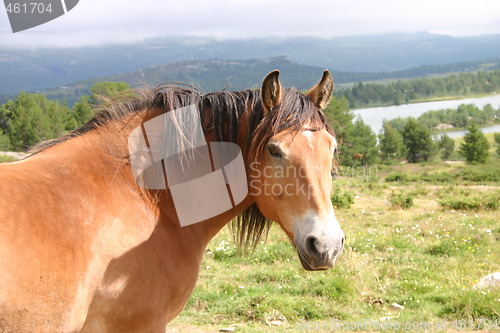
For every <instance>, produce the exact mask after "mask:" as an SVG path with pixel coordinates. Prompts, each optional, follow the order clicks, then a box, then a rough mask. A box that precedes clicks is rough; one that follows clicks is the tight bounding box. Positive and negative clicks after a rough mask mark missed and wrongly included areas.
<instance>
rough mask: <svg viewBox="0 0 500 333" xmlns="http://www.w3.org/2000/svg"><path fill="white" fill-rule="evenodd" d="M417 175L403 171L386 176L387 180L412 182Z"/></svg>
mask: <svg viewBox="0 0 500 333" xmlns="http://www.w3.org/2000/svg"><path fill="white" fill-rule="evenodd" d="M415 180H416V179H415V177H413V176H411V175H408V174H406V173H402V172H396V173H391V174H389V175H387V176H386V177H385V181H386V182H412V181H415Z"/></svg>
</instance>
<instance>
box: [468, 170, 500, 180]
mask: <svg viewBox="0 0 500 333" xmlns="http://www.w3.org/2000/svg"><path fill="white" fill-rule="evenodd" d="M459 176H460V177H461V178H462V179H463V180H470V181H473V182H484V181H488V182H499V181H500V169H479V170H477V169H469V168H468V169H464V170H462V171H461V172H460V174H459Z"/></svg>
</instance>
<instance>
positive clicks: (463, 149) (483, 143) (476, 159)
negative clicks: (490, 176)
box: [459, 122, 490, 163]
mask: <svg viewBox="0 0 500 333" xmlns="http://www.w3.org/2000/svg"><path fill="white" fill-rule="evenodd" d="M467 131H468V132H467V134H466V135H465V137H464V142H463V143H462V144H461V145H460V150H459V153H460V155H462V156H463V157H465V160H466V161H467V162H468V163H486V160H487V159H488V150H489V149H490V144H489V142H488V140H487V139H486V137H485V136H484V134H483V133H482V132H481V130H480V129H479V127H478V126H477V125H476V123H475V122H473V123H472V124H471V125H470V126H469V127H468V128H467Z"/></svg>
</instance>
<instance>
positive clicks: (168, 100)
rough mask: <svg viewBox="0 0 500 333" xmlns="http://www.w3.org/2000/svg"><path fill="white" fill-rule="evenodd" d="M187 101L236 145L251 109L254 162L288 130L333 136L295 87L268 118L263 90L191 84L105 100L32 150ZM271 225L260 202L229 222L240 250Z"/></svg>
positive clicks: (250, 146) (250, 149)
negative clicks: (203, 89) (211, 89)
mask: <svg viewBox="0 0 500 333" xmlns="http://www.w3.org/2000/svg"><path fill="white" fill-rule="evenodd" d="M129 96H130V95H129ZM122 98H123V97H122ZM188 105H196V106H197V108H198V110H199V112H200V118H201V119H202V121H203V130H204V131H205V132H208V131H213V133H214V135H215V140H216V141H226V142H233V143H236V140H237V138H238V132H239V128H240V119H241V116H242V114H243V112H246V111H247V110H248V112H249V114H250V116H249V117H248V135H247V142H246V145H247V147H245V148H246V151H248V153H249V156H248V160H249V161H253V160H255V159H256V158H258V157H259V156H260V154H262V152H263V151H264V148H265V147H266V145H267V143H268V141H269V139H270V138H271V137H273V136H275V135H276V134H278V133H280V132H283V131H285V130H287V131H292V132H297V133H298V132H299V131H300V130H302V129H303V128H304V127H305V126H307V127H308V128H309V129H313V130H314V129H323V128H326V129H327V130H328V132H329V133H331V134H332V135H334V134H333V130H332V129H331V127H330V126H329V125H328V122H327V121H326V117H325V116H324V114H323V113H322V112H321V111H320V110H318V108H317V107H316V106H314V105H313V103H312V102H311V101H310V100H309V98H308V97H306V96H305V95H303V94H301V93H300V92H299V91H297V90H296V89H295V88H286V89H284V91H283V99H282V102H281V104H280V105H278V106H277V107H276V108H274V109H273V110H271V112H269V115H268V116H266V117H264V116H263V115H264V108H263V105H262V103H261V98H260V91H259V90H244V91H237V92H230V91H222V92H215V93H208V94H200V93H199V91H198V90H196V89H195V88H193V87H190V86H184V85H172V84H162V85H159V86H157V87H156V88H154V89H140V90H137V91H136V92H135V94H134V95H133V97H128V98H126V100H125V101H123V100H121V101H116V100H106V101H105V104H104V106H101V107H100V108H99V109H98V112H97V114H96V115H95V116H94V117H93V118H92V119H91V120H89V121H88V122H87V123H86V124H84V125H83V126H81V127H80V128H78V129H75V130H73V131H70V132H68V133H66V134H64V135H62V136H61V137H58V138H56V139H52V140H48V141H44V142H41V143H39V144H38V145H36V146H35V147H33V148H32V149H31V150H30V153H31V154H37V153H40V152H42V151H44V150H46V149H48V148H50V147H52V146H55V145H57V144H60V143H62V142H65V141H67V140H70V139H72V138H75V137H79V136H81V135H84V134H86V133H88V132H91V131H94V130H98V129H99V128H101V127H102V126H103V125H105V124H108V123H110V122H113V121H117V120H119V119H121V118H123V117H125V116H127V115H130V114H135V113H138V112H140V111H143V110H154V109H158V108H160V109H162V110H164V111H165V112H169V111H172V110H175V109H178V108H182V107H185V106H188ZM206 110H211V111H212V112H211V114H209V115H207V114H205V113H206ZM270 223H271V221H269V220H268V219H267V218H266V217H264V215H263V214H262V213H261V212H260V210H259V208H258V207H257V205H256V204H253V205H252V206H250V207H249V208H247V209H246V210H245V211H243V212H242V213H241V214H240V215H239V216H237V217H236V219H234V220H233V222H232V223H231V227H232V232H233V237H234V239H235V242H236V243H237V244H238V247H239V248H240V249H246V248H248V247H255V246H256V245H257V243H258V242H259V241H260V239H261V238H265V237H266V236H267V233H268V231H269V228H270V225H271V224H270Z"/></svg>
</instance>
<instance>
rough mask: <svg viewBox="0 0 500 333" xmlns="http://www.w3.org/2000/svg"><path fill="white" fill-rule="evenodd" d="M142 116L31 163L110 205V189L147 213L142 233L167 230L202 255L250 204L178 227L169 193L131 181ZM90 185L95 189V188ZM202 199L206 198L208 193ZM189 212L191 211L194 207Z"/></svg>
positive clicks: (88, 135)
mask: <svg viewBox="0 0 500 333" xmlns="http://www.w3.org/2000/svg"><path fill="white" fill-rule="evenodd" d="M144 115H147V116H144V117H143V116H142V115H140V114H139V115H135V116H131V117H130V118H128V119H123V121H120V120H117V121H111V122H110V123H109V124H106V125H103V126H102V127H100V128H98V129H96V130H93V131H90V132H88V133H86V134H84V135H81V136H79V137H75V138H72V139H70V140H68V141H65V142H63V143H60V144H57V145H55V146H53V147H51V148H49V149H47V150H46V151H43V152H41V153H39V154H37V155H39V156H37V155H35V156H34V158H35V159H40V160H45V164H46V165H52V169H57V168H61V167H63V166H64V167H65V168H70V169H74V170H75V171H74V175H73V177H75V178H79V180H81V183H82V184H85V183H89V186H93V187H94V189H97V191H99V190H101V191H102V192H103V195H104V196H108V198H105V199H104V200H109V201H113V198H109V193H110V192H109V191H110V189H111V188H112V189H113V193H114V195H119V200H127V202H128V205H131V202H134V203H133V205H139V206H143V208H144V209H145V210H147V211H148V212H149V213H148V216H149V217H153V218H146V219H145V220H143V221H141V222H140V223H143V224H144V226H145V227H146V228H147V229H149V230H154V229H157V228H160V229H168V231H169V232H170V233H174V234H176V235H178V237H179V238H180V239H182V240H184V241H185V242H186V243H187V244H189V245H191V246H194V245H199V246H198V247H199V249H200V250H204V248H205V247H206V245H207V244H208V242H209V241H210V240H211V239H212V238H213V237H214V236H215V235H216V234H217V233H218V232H219V231H220V230H221V229H222V228H223V227H224V226H225V225H226V224H227V223H228V222H229V221H230V220H231V219H233V218H234V217H235V216H237V215H238V214H240V213H241V212H242V211H243V210H244V209H245V208H247V207H248V206H250V205H251V204H252V202H253V201H252V199H251V198H250V196H249V197H247V198H246V199H245V200H243V201H242V202H241V203H240V204H238V205H237V206H236V207H234V208H233V209H231V210H230V211H227V212H225V213H223V214H221V215H218V216H216V217H214V218H211V219H208V220H205V221H203V222H199V223H196V224H193V225H191V226H186V227H181V225H180V223H179V220H178V218H177V215H176V214H175V206H174V203H173V200H172V196H171V195H170V192H169V190H160V191H150V190H145V189H141V188H139V186H138V185H137V183H136V181H135V179H134V177H133V172H132V167H131V164H130V157H129V154H130V153H129V150H128V136H129V135H130V133H131V132H132V130H134V129H135V128H137V127H138V126H140V125H141V123H142V122H144V120H145V119H150V118H151V112H149V113H144ZM146 117H147V118H146ZM241 121H242V123H243V125H241V124H240V126H241V127H242V128H241V130H240V138H238V143H239V145H240V146H241V147H242V150H243V151H242V153H243V156H246V135H247V133H246V131H247V128H248V126H247V125H246V122H247V121H248V120H247V117H246V116H243V117H242V119H241ZM206 140H207V142H210V141H213V137H212V135H210V134H209V135H207V136H206ZM96 181H97V182H99V184H95V182H96ZM105 193H107V194H105ZM127 194H128V195H127ZM207 195H210V192H209V191H207ZM124 204H127V203H124ZM119 205H120V202H114V203H113V206H114V207H116V206H119ZM193 209H196V206H195V205H193ZM109 213H110V214H113V212H109Z"/></svg>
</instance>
